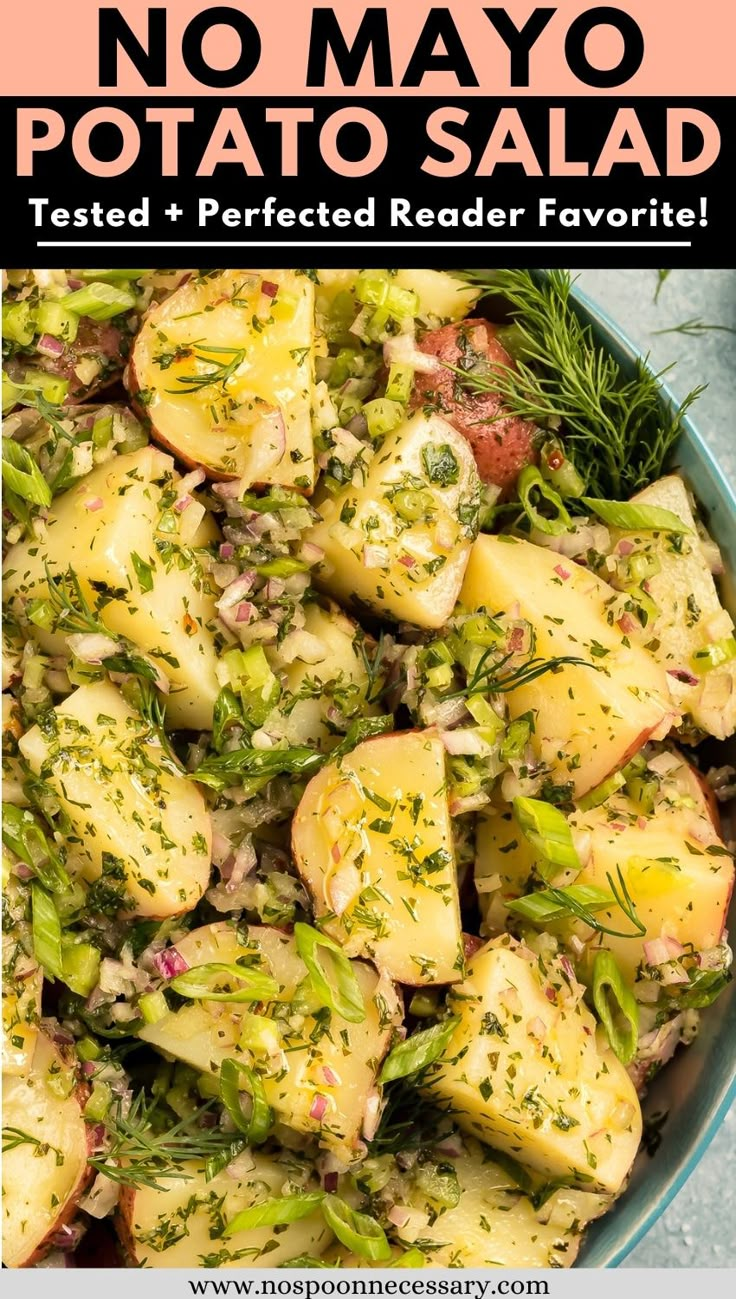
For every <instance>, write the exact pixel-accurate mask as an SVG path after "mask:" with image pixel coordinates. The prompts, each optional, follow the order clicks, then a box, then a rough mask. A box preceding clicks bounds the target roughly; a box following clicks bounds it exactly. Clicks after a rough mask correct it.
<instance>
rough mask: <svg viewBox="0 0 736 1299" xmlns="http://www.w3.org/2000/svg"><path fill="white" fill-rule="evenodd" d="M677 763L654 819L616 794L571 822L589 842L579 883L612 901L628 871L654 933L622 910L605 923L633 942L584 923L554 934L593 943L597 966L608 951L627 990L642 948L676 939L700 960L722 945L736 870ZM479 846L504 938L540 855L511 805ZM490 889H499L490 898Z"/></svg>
mask: <svg viewBox="0 0 736 1299" xmlns="http://www.w3.org/2000/svg"><path fill="white" fill-rule="evenodd" d="M672 760H673V761H674V763H675V766H674V767H672V768H671V769H670V770H669V771H668V772H667V774H666V777H665V778H664V779H663V780H662V782H661V785H660V788H659V792H658V795H657V798H656V801H655V803H654V806H653V807H652V809H651V811H650V812H649V813H644V812H643V810H642V808H641V806H640V805H639V804H637V803H635V802H634V800H633V799H632V798H629V797H627V796H626V794H625V793H618V794H615V795H614V796H612V797H610V798H608V799H607V800H606V802H605V803H603V804H601V806H600V807H595V808H591V809H588V810H586V811H583V810H581V809H579V808H578V809H576V810H575V811H574V812H573V813H572V815H571V817H570V825H571V828H572V830H573V833H574V835H575V838H576V840H577V842H579V843H581V844H585V858H584V866H583V869H582V871H581V872H580V874H579V875H578V876H576V878H575V883H576V884H592V885H594V886H595V887H596V888H599V889H602V890H603V891H604V892H607V893H609V894H610V885H609V881H608V877H609V875H610V877H611V878H612V879H613V880H614V882H615V883H616V884H618V871H619V869H620V871H621V875H622V877H623V879H624V881H625V884H626V887H627V889H628V891H629V894H630V896H631V900H632V902H633V904H634V908H635V911H636V915H637V916H638V918H639V920H640V921H641V923H642V924H643V925H646V932H645V933H644V934H637V933H636V931H635V930H634V928H633V926H632V923H631V920H630V919H628V918H627V917H626V916H625V915H624V913H623V912H622V911H621V909H620V908H619V907H618V906H611V907H610V908H607V909H605V910H602V911H599V912H597V918H598V919H599V920H600V922H601V923H602V924H603V925H605V926H606V927H607V928H609V929H615V930H619V931H620V932H621V933H624V934H630V935H631V936H630V937H626V938H620V937H615V936H614V935H612V934H603V935H601V934H597V933H596V932H595V931H594V930H592V929H591V928H590V927H589V926H587V925H585V924H583V923H582V921H574V922H573V921H569V920H568V921H560V922H559V923H557V924H554V925H551V926H550V928H551V929H553V930H554V932H555V933H557V934H559V935H560V937H561V938H563V939H569V937H570V936H571V934H573V933H574V934H575V935H576V936H577V938H578V939H579V940H580V941H582V942H584V943H587V944H588V956H589V958H590V960H591V961H592V959H593V957H594V956H595V953H596V952H597V951H598V950H599V949H600V948H601V947H604V948H606V949H607V950H608V951H610V952H613V954H614V956H615V957H616V961H617V963H618V965H619V967H620V969H621V972H622V974H623V975H624V978H625V979H626V981H627V982H628V983H633V981H634V979H635V977H636V973H637V969H638V967H639V965H640V963H641V962H642V961H643V960H644V944H645V943H648V942H651V941H652V940H654V939H658V938H662V937H664V938H672V939H675V940H676V941H677V942H679V943H681V944H682V946H683V947H685V948H688V947H692V950H693V951H695V952H703V951H708V950H709V949H710V948H713V947H715V946H717V944H718V943H719V942H720V941H721V939H722V936H723V930H724V926H725V923H726V916H727V913H728V904H729V901H730V897H731V891H732V889H733V882H734V867H733V862H732V860H731V858H730V857H729V855H728V852H727V850H726V847H725V845H724V844H723V842H722V841H721V839H720V837H719V835H718V832H717V830H716V829H715V827H714V825H713V821H712V819H711V812H710V808H709V807H708V804H707V802H706V800H705V798H704V796H703V794H702V792H701V791H700V790H699V787H698V784H697V781H696V780H695V777H694V775H693V773H692V769H691V768H689V767H688V764H687V763H686V762H685V760H684V759H682V758H680V759H679V763H678V758H677V756H675V755H672ZM476 843H477V857H476V884H477V886H478V889H479V897H480V905H481V910H482V911H483V912H484V915H485V924H486V927H487V932H489V933H493V934H497V933H500V932H502V931H503V930H504V929H505V928H506V927H507V924H508V919H509V912H508V911H507V904H508V903H509V902H511V901H512V900H513V899H514V898H518V897H521V896H522V895H523V894H524V893H528V892H530V891H531V889H532V887H533V886H534V879H533V875H532V868H533V864H534V854H533V852H532V849H531V848H530V846H529V844H528V843H527V841H526V840H525V839H524V836H523V835H522V834H521V832H520V830H519V827H518V825H517V823H516V820H515V818H514V814H513V811H512V810H511V808H508V807H502V808H495V809H492V810H490V811H489V812H488V814H487V815H485V816H484V817H482V818H481V820H480V822H479V827H478V834H477V841H476ZM494 877H495V878H494ZM486 881H490V882H491V883H496V882H497V884H498V887H497V888H495V889H493V890H492V891H491V892H485V888H486V887H487V886H486V883H485V882H486ZM579 955H580V957H582V953H580V954H579Z"/></svg>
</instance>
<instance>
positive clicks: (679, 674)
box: [667, 668, 700, 686]
mask: <svg viewBox="0 0 736 1299" xmlns="http://www.w3.org/2000/svg"><path fill="white" fill-rule="evenodd" d="M667 676H668V677H674V678H675V680H676V681H681V682H682V684H683V685H685V686H696V685H697V684H698V681H699V680H700V678H699V677H696V676H695V673H694V672H689V671H688V669H687V668H667Z"/></svg>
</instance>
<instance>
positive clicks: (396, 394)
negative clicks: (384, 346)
mask: <svg viewBox="0 0 736 1299" xmlns="http://www.w3.org/2000/svg"><path fill="white" fill-rule="evenodd" d="M413 383H414V369H413V367H412V366H411V365H392V366H391V367H390V369H389V372H388V382H387V384H386V396H387V397H388V399H389V401H400V402H402V403H403V404H404V405H406V403H407V402H408V400H409V398H410V397H411V390H412V385H413Z"/></svg>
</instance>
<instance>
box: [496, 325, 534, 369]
mask: <svg viewBox="0 0 736 1299" xmlns="http://www.w3.org/2000/svg"><path fill="white" fill-rule="evenodd" d="M496 338H497V339H498V341H499V343H500V344H501V347H502V348H503V349H504V351H506V352H508V354H509V356H510V357H511V358H512V360H514V361H521V360H523V358H524V357H525V356H526V348H527V339H526V337H525V335H524V331H523V329H522V328H521V327H520V326H519V325H502V326H501V328H500V329H497V330H496Z"/></svg>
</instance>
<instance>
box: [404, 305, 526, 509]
mask: <svg viewBox="0 0 736 1299" xmlns="http://www.w3.org/2000/svg"><path fill="white" fill-rule="evenodd" d="M496 329H497V326H495V325H492V324H490V323H489V321H487V320H480V319H477V318H474V317H471V318H470V319H468V320H462V321H460V323H459V324H456V325H443V326H442V328H441V329H433V330H431V331H430V332H429V333H428V334H425V335H424V337H423V338H422V339H421V340H420V343H419V347H420V349H421V351H422V353H424V354H425V355H429V356H436V357H437V361H438V364H437V366H436V367H435V369H434V370H432V371H431V372H430V373H427V374H417V375H416V378H415V381H414V391H413V393H412V397H411V406H412V408H413V409H414V410H416V409H418V408H422V407H427V406H429V407H431V408H432V409H433V410H436V411H437V413H438V414H440V415H442V416H443V417H444V418H445V419H446V420H447V422H448V424H451V425H452V427H453V428H454V429H456V430H457V432H458V433H462V435H463V437H464V438H466V439H467V441H468V442H469V443H470V446H471V448H472V451H473V455H474V456H475V459H476V463H477V465H478V472H479V474H480V476H481V478H482V480H483V482H484V483H493V484H495V485H496V486H497V487H500V488H501V489H502V491H503V493H504V494H505V495H508V494H509V493H510V491H511V489H512V488H513V486H514V483H515V482H516V479H517V478H518V476H519V473H520V471H521V470H522V469H523V468H524V466H525V465H529V464H532V463H533V462H534V461H535V459H536V451H535V446H534V434H535V428H534V425H533V424H529V423H528V422H527V421H526V420H523V419H519V418H518V417H517V416H515V415H503V414H502V412H503V402H502V400H501V397H500V396H499V395H498V393H493V392H488V393H479V394H478V395H476V396H474V395H473V394H472V393H471V392H470V391H469V390H468V389H467V388H464V387H462V386H461V385H460V384H459V383H458V376H457V375H456V374H454V373H453V371H452V370H450V369H448V368H447V366H448V365H450V366H458V367H461V366H462V365H463V364H467V362H468V359H469V356H470V357H472V354H473V353H474V354H475V357H476V359H477V360H479V361H481V362H482V361H487V362H490V363H491V364H492V365H503V366H513V364H514V362H513V361H512V359H511V357H510V356H509V354H508V352H507V351H506V349H505V348H504V347H502V346H501V344H500V343H499V342H498V339H497V338H496ZM499 415H500V418H499ZM489 421H492V422H489Z"/></svg>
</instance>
